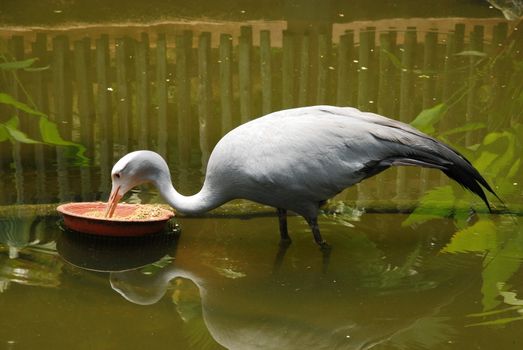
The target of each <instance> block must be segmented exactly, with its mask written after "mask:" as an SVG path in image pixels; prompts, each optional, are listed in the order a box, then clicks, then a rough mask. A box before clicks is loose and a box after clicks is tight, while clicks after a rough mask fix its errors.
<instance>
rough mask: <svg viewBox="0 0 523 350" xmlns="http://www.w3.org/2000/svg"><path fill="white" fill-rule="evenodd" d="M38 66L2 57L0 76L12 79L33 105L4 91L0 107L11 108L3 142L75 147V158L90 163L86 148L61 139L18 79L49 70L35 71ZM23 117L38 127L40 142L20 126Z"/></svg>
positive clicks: (1, 124)
mask: <svg viewBox="0 0 523 350" xmlns="http://www.w3.org/2000/svg"><path fill="white" fill-rule="evenodd" d="M36 62H37V59H36V58H29V59H26V60H22V61H16V60H10V59H9V58H8V57H7V56H6V55H3V54H0V76H1V77H2V78H3V79H4V80H5V79H7V77H8V76H9V77H10V79H11V80H12V81H13V82H14V84H15V86H16V87H17V88H18V90H19V91H20V92H22V93H23V94H24V95H25V99H26V100H27V101H29V104H26V103H24V102H21V101H20V99H18V98H16V97H14V96H13V95H12V94H9V93H7V92H6V91H0V105H4V106H7V107H8V108H6V109H3V111H4V113H5V111H8V112H7V113H9V114H4V113H2V114H4V115H0V142H6V141H10V142H13V143H24V144H45V145H50V146H65V147H71V148H72V149H74V150H75V156H76V157H77V158H78V159H80V160H81V161H85V160H87V158H86V157H85V156H84V153H85V147H84V146H83V145H81V144H79V143H76V142H72V141H69V140H65V139H64V138H62V137H61V136H60V132H59V130H58V126H57V125H56V123H55V122H53V121H51V120H50V119H49V116H48V115H46V114H45V113H43V112H41V111H39V110H38V109H37V108H36V107H35V106H34V105H35V104H34V103H33V102H32V100H31V97H30V95H29V94H28V92H27V91H26V90H25V89H24V87H23V85H22V83H21V82H20V80H19V79H18V74H17V72H18V71H19V70H24V71H29V72H31V71H33V72H34V71H40V70H45V69H48V68H49V67H34V64H35V63H36ZM30 104H31V105H33V107H31V106H30ZM20 113H25V114H26V115H27V116H30V117H33V118H32V123H36V124H37V125H38V127H37V130H38V138H34V137H30V136H29V135H28V133H27V131H25V130H23V128H22V127H21V123H20Z"/></svg>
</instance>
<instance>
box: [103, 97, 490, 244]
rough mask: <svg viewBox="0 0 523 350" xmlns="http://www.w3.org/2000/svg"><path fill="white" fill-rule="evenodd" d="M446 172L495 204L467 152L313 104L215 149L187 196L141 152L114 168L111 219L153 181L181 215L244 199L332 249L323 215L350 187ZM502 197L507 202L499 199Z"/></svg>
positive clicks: (259, 123) (249, 128)
mask: <svg viewBox="0 0 523 350" xmlns="http://www.w3.org/2000/svg"><path fill="white" fill-rule="evenodd" d="M400 165H408V166H419V167H426V168H435V169H439V170H441V171H443V172H444V173H445V174H446V175H447V176H448V177H450V178H451V179H453V180H455V181H457V182H458V183H460V184H461V185H463V186H464V187H465V188H467V189H469V190H470V191H472V192H474V193H475V194H477V195H478V196H479V197H480V198H481V199H482V200H483V201H484V202H485V204H486V205H487V207H488V208H489V210H490V205H489V202H488V200H487V197H486V196H485V192H484V191H483V189H482V186H483V187H484V188H485V189H486V190H488V191H489V192H491V193H492V194H494V195H495V196H496V197H497V195H496V194H495V193H494V191H493V190H492V188H491V187H490V185H489V184H488V183H487V181H485V179H484V178H483V177H482V176H481V175H480V174H479V172H478V171H477V170H476V169H475V168H474V167H473V166H472V165H471V163H470V162H469V161H468V160H467V159H465V157H463V156H462V155H461V154H459V153H458V152H457V151H455V150H454V149H452V148H451V147H449V146H447V145H445V144H444V143H442V142H440V141H438V140H436V139H434V138H432V137H430V136H428V135H426V134H424V133H422V132H420V131H419V130H417V129H415V128H413V127H411V126H410V125H407V124H404V123H401V122H399V121H396V120H392V119H388V118H386V117H383V116H380V115H377V114H373V113H366V112H361V111H359V110H357V109H355V108H348V107H333V106H312V107H302V108H294V109H287V110H282V111H278V112H274V113H271V114H268V115H266V116H263V117H260V118H258V119H255V120H252V121H250V122H248V123H245V124H243V125H240V126H239V127H237V128H235V129H233V130H232V131H230V132H229V133H228V134H226V135H225V136H224V137H223V138H222V139H221V140H220V141H219V142H218V143H217V144H216V147H215V148H214V150H213V152H212V154H211V156H210V158H209V162H208V164H207V171H206V174H205V180H204V183H203V186H202V189H201V190H200V192H198V193H196V194H195V195H192V196H184V195H182V194H180V193H178V192H177V191H176V189H175V188H174V187H173V185H172V182H171V176H170V172H169V168H168V166H167V163H166V162H165V160H164V159H163V158H162V157H161V156H160V155H159V154H157V153H154V152H152V151H135V152H132V153H129V154H127V155H125V156H124V157H122V158H121V159H120V160H119V161H118V162H117V163H116V164H115V165H114V167H113V169H112V173H111V176H112V190H111V195H110V197H109V201H108V207H107V211H106V216H109V217H111V216H112V214H113V212H114V210H115V208H116V205H117V203H118V201H119V200H120V199H121V198H122V196H123V195H124V194H125V193H126V192H127V191H129V190H130V189H131V188H133V187H135V186H137V185H140V184H142V183H147V182H149V183H152V184H153V185H154V186H156V188H157V189H158V190H159V192H160V194H161V195H162V197H163V198H164V199H165V200H166V201H167V203H169V204H170V205H171V206H172V207H173V208H175V209H176V210H177V211H179V212H181V213H185V214H198V213H203V212H206V211H208V210H211V209H214V208H216V207H218V206H220V205H222V204H223V203H225V202H228V201H230V200H233V199H237V198H243V199H248V200H251V201H254V202H258V203H261V204H265V205H269V206H272V207H275V208H276V209H277V213H278V217H279V228H280V235H281V238H282V240H284V241H290V237H289V234H288V230H287V210H291V211H293V212H295V213H297V214H299V215H301V216H303V217H304V218H305V220H306V221H307V223H308V224H309V226H310V228H311V230H312V234H313V236H314V240H315V241H316V243H317V244H319V245H320V247H325V246H326V242H325V241H324V240H323V238H322V236H321V234H320V229H319V226H318V219H317V217H318V211H319V208H320V206H321V205H322V204H323V203H324V202H325V201H326V200H328V199H329V198H332V197H333V196H334V195H336V194H337V193H339V192H341V191H342V190H344V189H345V188H347V187H349V186H352V185H354V184H357V183H358V182H360V181H362V180H364V179H366V178H369V177H371V176H374V175H376V174H379V173H380V172H382V171H384V170H385V169H387V168H389V167H391V166H400ZM498 198H499V197H498Z"/></svg>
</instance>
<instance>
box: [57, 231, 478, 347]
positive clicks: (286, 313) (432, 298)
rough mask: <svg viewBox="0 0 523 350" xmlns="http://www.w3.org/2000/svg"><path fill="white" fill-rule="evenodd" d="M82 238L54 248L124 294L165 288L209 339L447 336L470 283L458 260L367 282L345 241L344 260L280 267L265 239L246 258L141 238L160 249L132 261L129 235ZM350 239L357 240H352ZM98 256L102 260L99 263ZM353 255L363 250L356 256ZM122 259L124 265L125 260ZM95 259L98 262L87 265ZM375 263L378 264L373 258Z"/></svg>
mask: <svg viewBox="0 0 523 350" xmlns="http://www.w3.org/2000/svg"><path fill="white" fill-rule="evenodd" d="M192 237H194V235H192ZM351 239H352V238H351ZM355 239H361V238H355ZM159 240H160V241H161V237H160V238H159ZM64 241H67V242H64ZM200 243H201V242H200ZM86 244H90V243H88V242H87V241H86V240H84V239H82V240H78V239H71V237H67V236H66V235H63V237H62V239H61V241H60V242H59V244H58V251H59V252H60V254H61V255H63V256H64V259H65V260H67V261H69V262H71V263H73V264H75V265H76V266H83V267H84V268H87V269H92V268H93V267H95V269H96V270H98V271H101V270H103V271H106V272H108V273H109V281H110V285H111V288H112V289H113V290H114V291H116V292H117V293H118V294H120V295H121V296H122V297H123V298H125V299H126V300H128V301H129V302H131V303H134V304H137V305H152V304H155V303H157V302H159V301H160V300H161V299H163V298H164V297H165V295H166V294H169V293H171V295H172V300H173V302H174V304H175V305H176V311H177V313H178V316H179V317H180V318H181V319H182V320H184V322H186V324H187V323H191V324H193V325H194V324H199V325H201V326H202V327H204V328H205V329H206V331H205V333H206V334H207V338H206V339H207V341H209V339H212V341H215V342H216V343H218V344H220V345H221V346H223V347H225V348H228V349H254V348H256V349H333V348H339V349H370V348H373V347H374V346H376V345H380V344H381V345H383V344H391V342H395V341H396V342H400V341H401V339H402V337H406V338H409V337H408V336H407V335H408V334H410V333H411V332H419V331H420V330H419V329H417V328H416V327H418V326H419V325H425V326H426V324H427V323H434V324H435V327H439V331H440V332H441V333H442V337H441V338H442V339H443V340H444V341H446V340H447V338H446V337H447V336H451V335H452V329H451V328H450V326H449V325H447V324H446V323H445V321H444V320H443V319H442V318H441V317H440V316H438V315H439V312H440V310H441V309H442V308H443V307H444V306H446V305H447V304H448V303H449V302H450V300H452V299H453V298H454V296H455V295H457V294H458V293H461V292H462V289H463V288H465V287H466V286H467V284H468V282H467V278H466V269H461V272H459V271H460V269H456V271H455V275H453V276H451V277H450V278H451V279H452V280H453V283H445V286H443V287H442V286H441V285H440V283H439V282H438V281H424V282H423V283H422V282H420V279H419V274H422V272H418V276H416V277H412V280H410V282H409V278H410V277H407V278H403V277H402V279H401V280H400V279H399V280H398V281H399V282H398V283H399V284H398V286H397V288H398V289H397V290H396V289H394V288H396V287H394V288H389V289H386V288H385V287H384V283H385V282H390V276H391V274H389V273H388V272H386V273H384V274H385V275H379V276H378V274H377V273H376V276H374V278H376V280H374V281H367V283H368V285H365V284H364V283H363V282H362V281H361V280H358V278H359V277H358V275H357V274H356V273H354V271H353V270H351V267H350V265H349V264H355V265H356V267H353V268H352V269H354V270H356V269H358V268H360V267H361V264H363V263H365V264H369V263H371V262H370V260H368V259H369V258H368V256H369V255H370V254H364V255H361V258H357V257H355V255H354V252H351V251H349V252H348V255H347V257H346V258H345V257H344V258H343V259H344V261H339V260H338V259H339V258H340V256H337V255H335V256H334V258H335V259H336V260H337V263H336V264H335V265H334V264H333V266H332V268H331V269H329V270H328V271H323V270H322V268H320V267H318V266H315V264H316V263H317V262H319V261H321V257H317V256H316V257H314V258H313V259H312V260H310V261H309V262H310V265H303V264H302V261H296V260H293V259H295V258H296V257H294V256H290V257H289V256H288V255H287V256H286V257H285V259H287V260H285V261H283V262H281V261H280V262H279V263H280V264H283V266H280V267H279V268H277V267H275V263H274V258H272V259H271V258H270V256H268V255H267V254H264V253H262V251H263V249H261V250H259V252H258V253H257V254H258V256H251V258H250V259H249V262H247V261H244V258H245V256H243V255H241V254H244V253H243V252H240V248H238V250H234V249H236V248H233V247H226V248H224V250H221V251H220V255H219V256H215V257H213V259H214V260H209V258H208V257H209V255H210V254H211V255H212V254H213V250H212V249H209V245H207V247H206V248H200V249H198V248H197V247H196V246H193V243H191V241H188V242H184V244H183V245H184V249H180V250H177V249H176V246H177V244H176V240H173V241H171V244H170V245H168V244H163V245H162V244H157V243H154V242H153V243H146V241H143V242H141V244H142V248H141V251H142V252H145V251H148V252H149V253H148V254H151V253H150V252H151V251H155V254H151V255H150V256H149V257H150V258H154V256H155V257H156V259H157V260H153V261H150V263H152V264H149V265H147V266H145V267H144V266H137V263H138V262H137V261H136V260H135V261H132V255H133V254H129V252H134V253H137V252H138V249H136V248H135V246H136V245H133V244H131V245H130V246H131V247H130V248H128V249H127V250H125V249H124V248H122V245H119V246H116V245H114V244H113V245H111V244H109V245H104V244H98V246H97V247H96V249H93V247H95V245H91V249H85V248H86ZM166 246H168V248H165V247H166ZM347 246H348V247H350V246H356V247H355V248H354V249H358V250H362V246H361V245H359V246H358V244H357V242H355V241H351V242H347ZM234 247H236V246H234ZM244 248H245V247H244ZM247 249H248V248H247ZM369 249H370V248H369ZM298 250H299V249H297V251H298ZM97 251H98V252H99V253H100V255H101V256H102V258H101V259H98V257H97V256H96V255H97V253H96V252H97ZM340 251H341V250H336V252H340ZM72 252H74V253H76V255H74V256H73V255H72V254H71V253H72ZM82 252H84V253H83V255H84V256H83V257H82V256H81V254H82ZM85 252H89V253H88V254H86V253H85ZM214 253H215V254H216V251H214ZM293 253H294V251H293ZM86 255H88V257H86ZM122 256H125V257H126V258H125V259H122ZM109 257H110V258H109ZM161 257H164V258H163V259H161ZM166 257H167V258H166ZM103 259H105V264H106V265H107V266H108V268H105V269H104V267H103V266H101V265H100V263H99V261H100V260H103ZM111 259H112V260H114V261H119V263H118V264H115V263H114V262H111ZM289 259H290V260H289ZM358 259H364V260H365V259H366V260H365V261H363V262H362V261H359V262H358V261H355V260H358ZM89 260H90V261H89ZM125 260H127V261H128V262H129V265H128V266H125V265H124V264H122V261H125ZM226 260H227V261H229V262H231V261H233V262H236V265H234V264H229V265H227V266H231V267H230V269H225V268H220V266H218V265H219V264H216V263H213V262H216V261H226ZM276 260H277V259H276ZM94 261H98V262H97V263H96V264H95V265H93V264H94ZM140 263H143V261H141V262H140ZM242 264H245V265H242ZM254 265H255V266H254ZM291 265H292V266H291ZM235 266H236V267H235ZM241 266H244V269H242V268H241ZM373 269H374V270H378V268H377V267H376V266H374V267H373ZM360 277H361V275H360ZM365 278H367V279H369V278H370V277H369V276H366V277H365ZM387 278H389V280H387ZM446 282H448V281H446ZM449 286H450V287H449ZM407 299H408V300H409V303H411V307H409V308H405V307H402V305H403V304H402V300H403V301H405V302H406V300H407ZM202 337H203V336H202ZM203 338H205V337H203ZM218 344H215V345H214V346H215V347H216V346H218Z"/></svg>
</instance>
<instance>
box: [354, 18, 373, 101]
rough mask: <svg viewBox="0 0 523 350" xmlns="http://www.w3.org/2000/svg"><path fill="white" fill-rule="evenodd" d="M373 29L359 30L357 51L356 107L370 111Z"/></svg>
mask: <svg viewBox="0 0 523 350" xmlns="http://www.w3.org/2000/svg"><path fill="white" fill-rule="evenodd" d="M374 41H375V29H374V28H372V27H370V28H367V29H365V30H362V31H360V47H359V52H358V56H359V58H358V108H359V109H361V110H362V111H371V109H372V106H371V104H372V103H371V101H373V100H372V81H371V77H372V74H371V73H372V69H373V67H372V61H373V57H372V56H373V52H374V46H375V45H374Z"/></svg>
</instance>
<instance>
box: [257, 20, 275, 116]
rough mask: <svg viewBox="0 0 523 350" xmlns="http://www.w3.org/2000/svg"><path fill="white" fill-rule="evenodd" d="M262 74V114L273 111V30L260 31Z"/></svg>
mask: <svg viewBox="0 0 523 350" xmlns="http://www.w3.org/2000/svg"><path fill="white" fill-rule="evenodd" d="M260 76H261V93H262V115H265V114H269V113H270V112H272V108H273V106H272V55H271V32H270V31H269V30H262V31H260Z"/></svg>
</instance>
